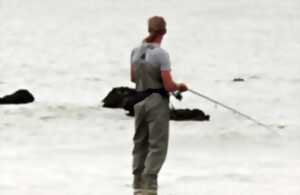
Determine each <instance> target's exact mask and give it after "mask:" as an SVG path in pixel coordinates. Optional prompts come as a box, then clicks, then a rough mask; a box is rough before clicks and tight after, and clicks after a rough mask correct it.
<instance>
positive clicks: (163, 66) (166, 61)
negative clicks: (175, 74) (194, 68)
mask: <svg viewBox="0 0 300 195" xmlns="http://www.w3.org/2000/svg"><path fill="white" fill-rule="evenodd" d="M158 62H159V64H160V70H171V62H170V57H169V54H168V53H167V52H166V51H164V50H160V52H159V55H158Z"/></svg>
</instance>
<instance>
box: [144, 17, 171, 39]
mask: <svg viewBox="0 0 300 195" xmlns="http://www.w3.org/2000/svg"><path fill="white" fill-rule="evenodd" d="M166 25H167V24H166V21H165V19H164V18H163V17H161V16H153V17H151V18H149V19H148V32H149V36H148V37H146V38H145V40H144V41H145V42H147V43H152V42H156V43H160V42H161V41H162V39H163V36H164V35H165V34H166V33H167V29H166Z"/></svg>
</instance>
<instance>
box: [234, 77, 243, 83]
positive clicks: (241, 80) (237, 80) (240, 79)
mask: <svg viewBox="0 0 300 195" xmlns="http://www.w3.org/2000/svg"><path fill="white" fill-rule="evenodd" d="M233 81H234V82H244V81H245V79H243V78H234V79H233Z"/></svg>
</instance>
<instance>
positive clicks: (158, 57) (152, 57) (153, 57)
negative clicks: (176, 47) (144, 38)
mask: <svg viewBox="0 0 300 195" xmlns="http://www.w3.org/2000/svg"><path fill="white" fill-rule="evenodd" d="M145 47H151V48H152V49H148V50H147V52H146V55H145V61H146V62H147V63H149V64H157V65H160V70H171V62H170V57H169V54H168V52H167V51H166V50H164V49H162V48H161V47H160V46H159V44H156V43H143V44H142V45H141V46H140V47H137V48H135V49H133V50H132V52H131V58H130V63H131V64H136V61H137V60H138V58H140V52H141V50H142V49H143V48H145Z"/></svg>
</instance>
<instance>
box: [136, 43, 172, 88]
mask: <svg viewBox="0 0 300 195" xmlns="http://www.w3.org/2000/svg"><path fill="white" fill-rule="evenodd" d="M130 61H131V64H133V65H134V67H135V70H134V71H135V78H136V89H137V90H138V91H143V90H147V89H149V88H152V89H159V88H163V81H162V78H161V71H165V70H170V69H171V63H170V58H169V54H168V53H167V52H166V51H165V50H164V49H162V48H160V46H159V44H155V43H142V45H141V46H140V47H137V48H135V49H133V50H132V53H131V60H130Z"/></svg>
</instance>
